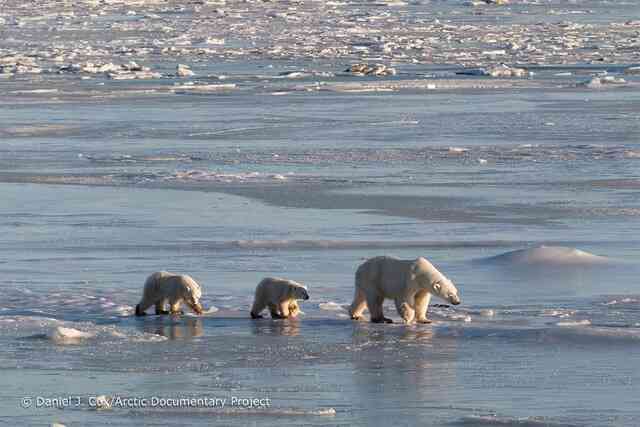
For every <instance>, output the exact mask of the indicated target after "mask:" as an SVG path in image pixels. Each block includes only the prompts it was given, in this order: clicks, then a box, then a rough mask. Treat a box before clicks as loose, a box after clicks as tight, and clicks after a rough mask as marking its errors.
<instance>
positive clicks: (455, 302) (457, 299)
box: [450, 296, 460, 305]
mask: <svg viewBox="0 0 640 427" xmlns="http://www.w3.org/2000/svg"><path fill="white" fill-rule="evenodd" d="M450 302H451V304H453V305H458V304H460V297H458V296H452V297H451V301H450Z"/></svg>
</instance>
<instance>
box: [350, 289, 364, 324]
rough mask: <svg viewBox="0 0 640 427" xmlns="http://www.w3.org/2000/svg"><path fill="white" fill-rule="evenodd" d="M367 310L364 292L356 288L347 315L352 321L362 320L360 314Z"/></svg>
mask: <svg viewBox="0 0 640 427" xmlns="http://www.w3.org/2000/svg"><path fill="white" fill-rule="evenodd" d="M366 308H367V295H366V294H365V293H364V291H363V290H362V289H360V288H358V287H356V293H355V295H354V296H353V302H352V303H351V306H350V307H349V315H350V316H351V319H352V320H360V319H362V312H363V311H364V310H365V309H366Z"/></svg>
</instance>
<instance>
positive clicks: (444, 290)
mask: <svg viewBox="0 0 640 427" xmlns="http://www.w3.org/2000/svg"><path fill="white" fill-rule="evenodd" d="M411 280H412V281H413V282H415V283H416V284H417V285H418V287H419V288H422V289H428V290H429V291H430V292H431V293H432V294H434V295H437V296H439V297H440V298H442V299H443V300H445V301H448V302H450V303H451V304H453V305H458V304H460V296H459V295H458V289H457V288H456V286H455V285H454V284H453V282H452V281H451V280H449V279H448V278H447V277H446V276H445V275H444V274H442V273H440V272H439V271H438V269H437V268H435V267H434V266H433V264H431V263H430V262H429V261H427V260H426V259H425V258H423V257H420V258H418V259H416V260H415V261H414V263H413V264H412V265H411Z"/></svg>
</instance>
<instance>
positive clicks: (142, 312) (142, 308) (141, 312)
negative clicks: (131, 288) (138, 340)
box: [136, 303, 150, 316]
mask: <svg viewBox="0 0 640 427" xmlns="http://www.w3.org/2000/svg"><path fill="white" fill-rule="evenodd" d="M149 307H150V305H146V304H143V303H140V304H138V305H136V316H146V315H147V313H146V311H147V309H148V308H149Z"/></svg>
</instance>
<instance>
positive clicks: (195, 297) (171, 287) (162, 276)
mask: <svg viewBox="0 0 640 427" xmlns="http://www.w3.org/2000/svg"><path fill="white" fill-rule="evenodd" d="M201 297H202V290H201V289H200V285H198V283H197V282H196V281H195V280H193V279H192V278H191V277H190V276H187V275H183V274H173V273H168V272H166V271H158V272H155V273H153V274H152V275H150V276H149V277H147V280H146V281H145V282H144V292H143V294H142V300H140V303H139V304H138V305H137V306H136V316H144V315H145V311H146V310H147V309H148V308H149V307H151V306H155V308H156V314H169V313H171V314H182V311H180V305H181V304H182V302H184V303H185V304H186V305H188V306H189V307H190V308H191V309H192V310H193V311H194V312H195V313H196V314H202V313H203V311H204V310H203V309H202V305H201V304H200V298H201ZM167 302H168V303H169V306H170V307H169V311H166V310H165V304H166V303H167Z"/></svg>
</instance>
